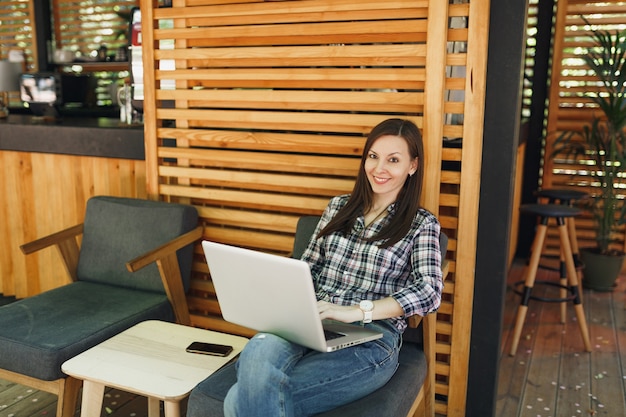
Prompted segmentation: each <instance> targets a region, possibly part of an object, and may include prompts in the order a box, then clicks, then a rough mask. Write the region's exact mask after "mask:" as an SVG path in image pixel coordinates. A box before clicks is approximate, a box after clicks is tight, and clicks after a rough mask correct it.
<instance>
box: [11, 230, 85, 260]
mask: <svg viewBox="0 0 626 417" xmlns="http://www.w3.org/2000/svg"><path fill="white" fill-rule="evenodd" d="M81 233H83V224H82V223H81V224H77V225H76V226H72V227H68V228H67V229H64V230H61V231H59V232H56V233H52V234H51V235H48V236H44V237H42V238H39V239H36V240H33V241H32V242H28V243H24V244H23V245H22V246H20V249H21V250H22V253H24V254H25V255H28V254H30V253H33V252H36V251H38V250H41V249H44V248H47V247H49V246H52V245H57V244H59V243H60V242H63V241H64V240H67V239H71V238H73V237H76V236H78V235H80V234H81Z"/></svg>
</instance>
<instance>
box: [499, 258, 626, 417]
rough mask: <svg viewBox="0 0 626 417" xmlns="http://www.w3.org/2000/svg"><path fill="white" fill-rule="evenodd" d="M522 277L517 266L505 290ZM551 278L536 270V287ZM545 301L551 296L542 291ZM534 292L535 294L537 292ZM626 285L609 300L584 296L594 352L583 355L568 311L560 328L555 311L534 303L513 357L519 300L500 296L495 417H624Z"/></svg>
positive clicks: (623, 280) (606, 295)
mask: <svg viewBox="0 0 626 417" xmlns="http://www.w3.org/2000/svg"><path fill="white" fill-rule="evenodd" d="M522 276H523V264H522V263H516V265H515V266H514V267H513V268H512V270H511V272H510V274H509V277H508V282H509V284H512V283H513V282H515V281H519V280H521V279H522ZM557 276H558V275H557V273H556V272H552V271H548V270H541V269H540V270H539V271H538V276H537V279H547V280H556V279H557ZM509 287H510V285H509ZM542 287H544V288H542V290H543V291H544V292H545V294H546V295H550V296H555V295H556V293H557V289H555V288H546V286H542ZM536 288H537V289H539V287H536ZM625 290H626V277H625V276H620V278H619V280H618V286H617V288H616V289H615V290H614V291H613V292H610V293H607V292H604V293H602V292H594V291H590V290H584V291H583V307H584V309H585V316H586V318H587V324H588V326H589V334H590V339H591V345H592V348H593V351H592V352H591V353H586V352H584V348H583V341H582V337H581V334H580V331H579V327H578V323H577V321H576V318H575V315H574V311H573V308H572V306H571V305H569V306H568V309H567V321H566V323H565V324H561V323H560V306H559V304H555V303H543V302H533V301H531V302H530V304H529V309H528V315H527V317H526V322H525V325H524V329H523V332H522V337H521V340H520V344H519V347H518V350H517V354H516V355H515V356H514V357H512V356H509V354H508V352H509V350H510V346H511V340H510V339H511V337H512V335H511V333H512V329H513V324H514V320H515V314H516V309H517V305H518V304H519V296H518V295H517V294H515V293H514V292H513V291H512V290H511V289H510V288H509V290H508V291H507V298H506V308H505V317H504V333H503V344H502V355H501V358H500V375H499V390H498V401H497V413H496V415H497V417H508V416H518V417H549V416H552V417H574V416H575V417H586V416H596V417H597V416H610V417H617V416H626V398H625V397H626V395H625V392H626V389H625V387H626V310H625V307H626V304H625V299H626V293H625Z"/></svg>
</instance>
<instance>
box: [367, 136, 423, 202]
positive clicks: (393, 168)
mask: <svg viewBox="0 0 626 417" xmlns="http://www.w3.org/2000/svg"><path fill="white" fill-rule="evenodd" d="M417 164H418V158H411V154H410V153H409V145H408V144H407V143H406V141H405V140H404V139H403V138H401V137H400V136H392V135H385V136H381V137H379V138H378V139H376V141H375V142H374V143H373V144H372V147H371V149H370V150H369V152H368V153H367V155H366V157H365V165H364V167H365V174H366V175H367V179H368V181H369V183H370V186H371V187H372V190H373V191H374V194H375V196H376V197H377V198H383V200H384V202H385V203H387V204H391V203H392V202H394V201H395V200H396V198H397V196H398V193H399V192H400V190H401V189H402V186H403V185H404V182H405V181H406V179H407V176H408V175H413V174H414V173H415V171H416V170H417V166H418V165H417Z"/></svg>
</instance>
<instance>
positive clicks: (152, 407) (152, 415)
mask: <svg viewBox="0 0 626 417" xmlns="http://www.w3.org/2000/svg"><path fill="white" fill-rule="evenodd" d="M160 405H161V401H159V399H158V398H154V397H148V417H159V416H160V415H161V408H160Z"/></svg>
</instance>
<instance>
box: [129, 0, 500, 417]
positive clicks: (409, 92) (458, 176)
mask: <svg viewBox="0 0 626 417" xmlns="http://www.w3.org/2000/svg"><path fill="white" fill-rule="evenodd" d="M172 3H173V4H172V7H171V8H158V7H156V3H155V2H153V1H151V0H142V1H141V3H140V4H141V9H142V26H143V28H142V36H143V63H144V77H145V85H146V91H145V93H146V96H145V103H144V108H145V119H144V120H145V134H146V164H147V166H146V169H147V192H148V195H149V196H150V198H160V199H164V200H170V201H178V202H187V203H191V204H194V205H195V206H196V207H198V209H199V211H200V214H201V217H202V222H203V224H204V226H205V236H204V237H205V238H207V239H213V240H217V241H220V242H225V243H230V244H235V245H241V246H246V247H250V248H254V249H258V250H263V251H268V252H272V253H278V254H284V255H287V254H288V253H289V251H290V249H291V245H292V242H293V232H294V230H295V224H296V221H297V219H298V217H299V216H301V215H304V214H319V213H321V211H322V210H323V209H324V207H325V206H326V204H327V202H328V200H329V198H330V197H332V196H334V195H337V194H340V193H346V192H349V191H350V190H351V188H352V184H353V180H354V177H355V174H356V171H357V169H358V163H359V156H360V153H361V150H362V145H363V143H364V140H365V137H364V136H365V135H366V133H367V132H368V131H369V130H370V129H371V128H372V127H373V126H374V125H376V124H377V123H378V122H380V121H382V120H384V119H386V118H389V117H404V118H409V119H411V120H413V121H415V122H416V123H417V125H418V126H420V128H422V129H423V135H424V138H425V148H426V156H425V160H424V161H423V162H424V163H425V164H426V180H425V184H426V185H425V194H424V199H423V200H424V201H423V204H424V206H425V207H427V208H428V209H430V210H431V211H433V212H434V213H436V214H437V215H438V216H439V218H440V221H441V224H442V226H443V229H444V230H445V232H446V233H447V234H448V236H449V237H450V245H449V250H448V258H449V259H450V261H451V268H450V270H451V275H450V278H449V280H448V281H447V282H446V288H445V300H444V302H443V305H442V306H441V309H440V312H439V315H438V320H439V325H438V329H437V331H438V347H437V353H438V354H437V359H438V360H437V368H436V372H437V384H436V392H437V394H438V395H437V398H438V401H437V404H436V410H437V412H438V413H439V414H441V415H450V416H462V415H464V410H465V395H466V387H467V384H466V381H467V370H468V356H469V339H470V327H471V316H472V315H471V312H472V294H473V280H474V265H475V252H476V247H475V245H476V243H475V242H476V228H477V219H478V201H477V198H476V196H477V195H478V192H479V186H480V184H479V183H480V181H479V178H480V166H481V164H480V162H481V152H482V126H483V107H484V91H485V85H484V82H485V81H484V80H485V71H486V70H485V61H486V53H485V51H486V48H487V32H488V22H489V7H488V1H484V0H483V1H479V0H475V1H471V2H469V1H453V2H448V1H444V0H436V1H427V0H422V1H416V0H412V1H409V0H399V1H387V0H365V1H355V0H333V1H331V0H302V1H280V2H263V1H248V2H243V1H239V0H238V1H237V2H233V1H226V0H222V1H220V0H214V1H210V0H173V2H172ZM449 3H458V4H449ZM163 20H168V21H170V22H172V24H169V25H160V24H159V23H162V22H161V21H163ZM452 20H454V21H456V22H457V23H458V22H465V25H463V24H461V25H455V26H454V28H452V27H450V25H449V22H450V21H452ZM159 27H169V29H158V28H159ZM162 40H173V43H174V45H175V46H174V48H173V49H159V46H158V45H159V44H160V43H159V42H160V41H162ZM453 42H456V44H454V45H461V46H462V47H461V48H452V45H453ZM170 43H171V42H170ZM160 60H174V61H175V63H176V69H175V70H173V71H164V70H160V69H159V62H160ZM446 74H448V75H446ZM465 74H471V76H470V77H466V76H465ZM163 80H175V82H176V89H175V90H168V89H160V88H159V85H160V83H161V81H163ZM151 86H154V88H151ZM459 119H462V120H464V124H454V125H453V124H451V122H450V120H457V121H458V120H459ZM444 138H445V139H454V138H460V139H461V142H462V146H461V147H455V148H452V147H443V142H444V140H445V139H444ZM442 167H443V169H442ZM189 304H190V309H191V310H192V321H193V323H194V324H195V325H197V326H200V327H206V328H211V329H216V330H223V331H230V332H237V333H243V334H249V332H247V331H246V330H245V329H241V328H237V327H234V326H233V325H231V324H228V323H226V322H224V321H223V320H222V319H221V317H220V310H219V305H218V303H217V301H216V299H215V295H214V292H213V289H212V285H211V281H210V277H209V271H208V268H207V266H206V263H205V261H204V258H203V256H202V253H201V250H200V248H199V247H197V250H196V262H195V264H194V276H193V283H192V291H191V294H190V296H189Z"/></svg>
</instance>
